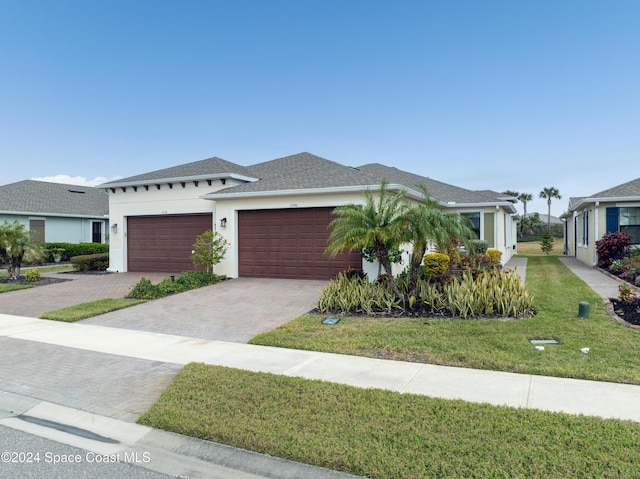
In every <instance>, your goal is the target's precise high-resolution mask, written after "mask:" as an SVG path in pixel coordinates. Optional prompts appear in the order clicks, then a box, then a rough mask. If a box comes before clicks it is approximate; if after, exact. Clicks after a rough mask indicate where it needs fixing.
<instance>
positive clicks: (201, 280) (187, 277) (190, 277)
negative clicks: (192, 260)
mask: <svg viewBox="0 0 640 479" xmlns="http://www.w3.org/2000/svg"><path fill="white" fill-rule="evenodd" d="M225 277H226V276H223V275H218V274H214V273H207V272H206V271H185V272H184V273H182V274H181V275H180V277H179V278H178V279H176V283H180V284H181V285H183V286H184V288H185V290H187V289H197V288H201V287H203V286H208V285H210V284H214V283H217V282H218V281H222V280H223V279H225Z"/></svg>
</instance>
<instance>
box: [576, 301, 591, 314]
mask: <svg viewBox="0 0 640 479" xmlns="http://www.w3.org/2000/svg"><path fill="white" fill-rule="evenodd" d="M578 317H579V318H588V317H589V303H587V302H586V301H580V304H579V305H578Z"/></svg>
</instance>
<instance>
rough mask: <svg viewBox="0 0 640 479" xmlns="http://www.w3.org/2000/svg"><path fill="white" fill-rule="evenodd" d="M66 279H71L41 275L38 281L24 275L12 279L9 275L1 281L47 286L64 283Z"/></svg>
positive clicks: (0, 281)
mask: <svg viewBox="0 0 640 479" xmlns="http://www.w3.org/2000/svg"><path fill="white" fill-rule="evenodd" d="M65 281H71V280H70V279H65V278H50V277H48V276H47V277H45V276H43V277H41V278H40V279H39V280H38V281H31V282H29V281H27V280H26V279H25V277H24V276H18V277H17V278H16V279H10V278H9V277H3V278H0V283H7V284H26V285H29V286H46V285H48V284H54V283H63V282H65Z"/></svg>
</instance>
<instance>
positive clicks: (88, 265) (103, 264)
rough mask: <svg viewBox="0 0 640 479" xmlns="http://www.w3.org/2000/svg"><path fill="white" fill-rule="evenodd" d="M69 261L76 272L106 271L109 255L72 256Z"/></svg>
mask: <svg viewBox="0 0 640 479" xmlns="http://www.w3.org/2000/svg"><path fill="white" fill-rule="evenodd" d="M70 261H71V264H72V265H73V267H74V269H77V270H78V271H106V269H107V268H108V267H109V253H98V254H86V255H82V256H74V257H72V258H71V260H70Z"/></svg>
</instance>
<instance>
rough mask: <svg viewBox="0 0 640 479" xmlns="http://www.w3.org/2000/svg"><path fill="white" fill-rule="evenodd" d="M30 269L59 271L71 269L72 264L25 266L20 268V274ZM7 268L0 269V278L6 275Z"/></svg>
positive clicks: (46, 271)
mask: <svg viewBox="0 0 640 479" xmlns="http://www.w3.org/2000/svg"><path fill="white" fill-rule="evenodd" d="M30 269H37V270H39V271H40V272H41V273H57V272H59V271H71V270H72V269H73V266H71V265H70V264H55V265H50V266H25V267H24V268H21V269H20V275H24V274H25V273H26V272H27V271H29V270H30ZM8 275H9V274H8V273H7V270H6V269H5V270H3V271H0V278H1V277H3V276H8Z"/></svg>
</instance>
